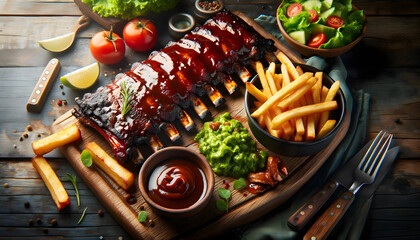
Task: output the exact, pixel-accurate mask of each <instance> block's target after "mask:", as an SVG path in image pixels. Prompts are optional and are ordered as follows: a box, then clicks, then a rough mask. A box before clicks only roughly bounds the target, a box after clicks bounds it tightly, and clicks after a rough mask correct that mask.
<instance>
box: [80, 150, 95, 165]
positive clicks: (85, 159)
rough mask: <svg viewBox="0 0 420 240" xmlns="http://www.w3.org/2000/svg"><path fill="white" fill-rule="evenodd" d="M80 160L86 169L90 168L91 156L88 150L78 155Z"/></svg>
mask: <svg viewBox="0 0 420 240" xmlns="http://www.w3.org/2000/svg"><path fill="white" fill-rule="evenodd" d="M80 160H81V161H82V163H83V165H85V166H86V167H90V166H92V155H90V153H89V151H88V150H83V152H82V154H80Z"/></svg>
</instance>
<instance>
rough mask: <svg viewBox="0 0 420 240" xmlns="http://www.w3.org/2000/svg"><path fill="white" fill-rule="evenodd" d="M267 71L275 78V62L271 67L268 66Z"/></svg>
mask: <svg viewBox="0 0 420 240" xmlns="http://www.w3.org/2000/svg"><path fill="white" fill-rule="evenodd" d="M267 71H268V72H269V73H271V76H273V75H274V73H275V72H276V64H275V63H274V62H271V63H270V65H269V66H268V69H267Z"/></svg>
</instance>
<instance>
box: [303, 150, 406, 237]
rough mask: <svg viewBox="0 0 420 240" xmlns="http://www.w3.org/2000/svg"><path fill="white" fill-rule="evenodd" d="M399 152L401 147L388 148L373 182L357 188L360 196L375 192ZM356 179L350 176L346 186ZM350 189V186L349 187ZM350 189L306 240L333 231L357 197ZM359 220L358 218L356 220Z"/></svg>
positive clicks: (366, 196) (362, 197) (328, 210)
mask: <svg viewBox="0 0 420 240" xmlns="http://www.w3.org/2000/svg"><path fill="white" fill-rule="evenodd" d="M398 152H399V147H394V148H392V149H390V150H388V153H387V154H386V156H385V158H384V162H383V164H382V166H381V167H380V169H379V172H378V174H377V176H376V178H375V180H374V182H373V183H372V184H369V185H363V186H362V188H360V190H359V191H357V190H356V192H357V196H358V198H361V199H362V200H367V199H368V198H369V197H370V196H372V194H373V193H374V192H375V190H376V189H377V187H378V186H379V185H380V183H381V182H382V180H383V178H384V177H385V175H386V174H387V173H388V171H389V170H390V169H391V166H392V164H393V162H394V160H395V158H396V157H397V155H398ZM353 180H355V179H354V178H350V177H349V178H348V180H346V181H345V184H346V186H349V185H348V184H351V183H352V182H353ZM349 182H350V183H349ZM347 189H349V188H347ZM356 192H353V191H351V188H350V190H346V191H344V192H343V193H342V194H341V195H340V196H339V197H338V198H337V199H336V200H335V201H334V202H333V203H332V204H331V205H330V206H329V207H328V208H327V209H326V210H325V212H324V213H323V214H322V215H321V216H320V217H319V219H318V220H317V221H316V222H315V223H314V224H313V225H312V226H311V228H310V229H309V230H308V232H307V233H306V234H305V236H304V237H303V239H304V240H312V239H316V240H325V239H326V238H327V237H328V235H329V234H330V233H331V231H332V230H333V228H334V227H335V226H336V225H337V223H338V222H339V221H340V219H341V218H342V217H343V216H344V214H345V213H346V211H347V209H348V208H349V207H350V205H351V203H352V202H353V200H354V199H355V193H356ZM356 221H357V220H356Z"/></svg>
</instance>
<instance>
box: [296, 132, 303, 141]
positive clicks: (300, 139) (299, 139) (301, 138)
mask: <svg viewBox="0 0 420 240" xmlns="http://www.w3.org/2000/svg"><path fill="white" fill-rule="evenodd" d="M294 141H295V142H302V141H303V135H302V134H299V133H297V132H296V134H295V139H294Z"/></svg>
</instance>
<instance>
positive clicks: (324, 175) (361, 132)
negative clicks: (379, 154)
mask: <svg viewBox="0 0 420 240" xmlns="http://www.w3.org/2000/svg"><path fill="white" fill-rule="evenodd" d="M255 21H256V22H257V23H258V24H260V25H261V26H262V27H264V28H265V29H266V30H267V31H269V32H270V33H271V34H272V35H274V36H275V37H277V38H278V39H280V41H282V42H283V43H284V44H286V43H285V41H284V39H283V37H282V35H281V33H280V30H279V28H278V26H277V22H276V18H275V17H273V16H267V15H261V16H259V17H258V18H256V19H255ZM286 45H287V44H286ZM305 60H306V63H307V64H308V65H311V66H313V67H316V68H318V69H320V70H323V71H324V72H328V74H329V76H330V77H331V78H333V79H334V80H337V81H340V86H341V89H342V91H343V93H344V95H345V99H346V108H347V109H348V111H349V112H351V123H350V127H349V130H348V132H347V134H346V136H345V137H344V139H343V140H342V142H341V143H340V144H339V146H338V147H337V149H336V150H335V151H334V152H333V154H332V155H331V156H330V157H329V159H328V160H327V161H326V162H325V164H324V165H323V166H322V167H321V168H320V169H319V171H318V172H317V173H316V174H315V175H314V176H313V177H312V178H311V179H310V180H309V181H308V183H306V184H305V185H304V186H303V187H302V188H301V189H300V190H299V191H298V192H297V193H296V194H295V195H294V196H293V197H292V198H291V199H289V200H288V201H286V202H285V203H284V204H282V205H281V206H280V207H278V208H277V209H275V210H273V211H272V212H271V213H269V214H267V215H265V216H264V217H262V218H261V219H258V220H257V221H255V222H253V223H251V224H248V225H246V226H242V227H240V228H237V229H234V230H233V231H234V232H235V233H237V234H238V235H240V236H241V237H242V238H243V239H253V240H254V239H300V238H301V237H302V235H301V234H304V232H302V233H297V232H295V231H293V230H291V229H290V228H289V227H288V226H287V220H288V218H289V217H290V216H291V215H292V214H293V213H294V212H295V211H296V210H297V209H298V208H299V207H301V206H302V204H303V203H305V202H306V201H307V200H308V199H309V198H310V197H311V196H312V195H313V194H314V193H315V192H316V191H318V190H319V189H320V188H321V187H322V186H323V185H324V184H325V183H326V181H327V180H328V179H329V178H330V177H331V176H332V174H333V173H334V172H335V171H336V170H337V169H338V168H339V167H340V166H342V165H343V164H345V163H346V162H347V161H348V160H349V159H350V158H351V157H352V156H353V155H354V154H355V153H357V151H358V150H359V149H360V148H361V147H363V145H364V143H365V141H366V124H367V117H368V111H369V101H370V95H369V94H368V93H365V92H364V91H363V90H357V91H351V90H350V89H349V87H348V86H347V83H346V79H347V70H346V67H345V66H344V64H343V62H342V60H341V58H340V57H336V58H333V59H328V60H326V59H323V58H320V57H310V58H308V59H305ZM370 204H371V199H369V200H368V201H366V200H361V199H356V200H355V201H354V202H353V204H352V206H351V207H350V209H349V210H348V212H347V214H346V215H345V216H344V218H343V219H342V220H341V224H340V225H338V229H337V227H336V229H335V231H334V233H335V234H334V238H333V239H359V238H360V236H361V233H362V231H363V227H364V224H365V220H366V218H367V215H368V213H369V209H370ZM355 219H357V221H355Z"/></svg>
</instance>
